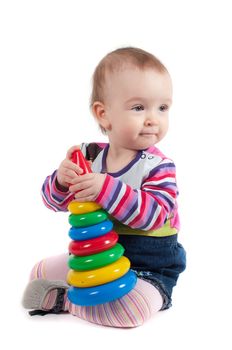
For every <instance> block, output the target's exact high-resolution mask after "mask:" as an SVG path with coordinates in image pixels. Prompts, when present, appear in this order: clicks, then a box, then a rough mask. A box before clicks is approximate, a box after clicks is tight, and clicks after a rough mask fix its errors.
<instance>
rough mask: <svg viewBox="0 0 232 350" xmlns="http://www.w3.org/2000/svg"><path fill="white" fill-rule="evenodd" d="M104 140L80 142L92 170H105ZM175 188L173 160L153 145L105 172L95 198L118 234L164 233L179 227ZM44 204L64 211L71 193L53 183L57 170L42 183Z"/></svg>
mask: <svg viewBox="0 0 232 350" xmlns="http://www.w3.org/2000/svg"><path fill="white" fill-rule="evenodd" d="M108 149H109V144H107V143H89V144H87V143H83V144H82V146H81V150H82V152H83V154H84V156H85V157H86V159H88V160H92V162H93V163H92V166H91V168H92V171H93V172H96V173H106V156H107V152H108ZM177 196H178V189H177V185H176V170H175V165H174V163H173V161H172V160H170V159H169V158H167V157H165V156H164V155H163V154H162V153H161V152H160V151H159V150H158V148H157V147H155V146H152V147H150V148H148V149H146V150H141V151H138V152H137V155H136V157H135V158H134V159H133V160H132V161H131V162H130V163H129V164H128V165H127V166H125V167H124V168H123V169H121V170H120V171H118V172H116V173H107V175H106V178H105V181H104V184H103V187H102V190H101V192H100V193H99V195H98V197H97V198H96V200H95V201H96V202H97V203H99V204H100V205H101V206H102V207H103V208H104V209H105V210H106V211H107V212H108V213H109V214H110V218H111V219H112V220H113V221H114V223H115V225H116V228H115V230H116V231H117V232H118V233H121V234H140V235H149V236H167V235H171V234H175V233H177V232H178V230H179V226H180V224H179V216H178V210H177V201H176V198H177ZM42 197H43V201H44V203H45V205H46V206H47V207H48V208H50V209H53V210H54V211H67V206H68V204H69V202H70V201H71V200H72V199H73V198H74V195H73V194H72V193H70V192H69V191H67V192H62V191H60V190H59V189H58V188H57V186H56V171H54V173H53V174H52V175H51V176H48V177H47V178H46V180H45V182H44V184H43V188H42Z"/></svg>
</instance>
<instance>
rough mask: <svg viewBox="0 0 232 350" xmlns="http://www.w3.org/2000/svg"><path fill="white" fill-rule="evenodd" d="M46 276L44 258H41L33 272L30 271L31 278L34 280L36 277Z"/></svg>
mask: <svg viewBox="0 0 232 350" xmlns="http://www.w3.org/2000/svg"><path fill="white" fill-rule="evenodd" d="M41 278H44V279H45V275H44V260H41V261H39V262H37V263H36V264H35V265H34V266H33V268H32V270H31V272H30V276H29V280H30V281H33V280H36V279H41Z"/></svg>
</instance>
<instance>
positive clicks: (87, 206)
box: [68, 201, 101, 214]
mask: <svg viewBox="0 0 232 350" xmlns="http://www.w3.org/2000/svg"><path fill="white" fill-rule="evenodd" d="M100 208H101V206H100V205H99V204H97V203H95V202H84V203H81V202H76V201H72V202H70V203H69V205H68V210H69V211H70V212H71V213H72V214H85V213H91V212H92V211H96V210H98V209H100Z"/></svg>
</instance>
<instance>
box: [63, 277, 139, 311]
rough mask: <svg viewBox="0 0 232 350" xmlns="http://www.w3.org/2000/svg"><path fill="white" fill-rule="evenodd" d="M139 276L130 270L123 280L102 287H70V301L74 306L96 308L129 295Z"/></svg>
mask: <svg viewBox="0 0 232 350" xmlns="http://www.w3.org/2000/svg"><path fill="white" fill-rule="evenodd" d="M136 281H137V276H136V274H135V273H134V272H133V271H131V270H129V271H128V272H127V273H126V274H125V275H124V276H122V277H121V278H119V279H117V280H115V281H113V282H109V283H106V284H102V285H101V286H96V287H90V288H76V287H70V288H69V290H68V299H69V300H70V301H71V303H73V304H77V305H81V306H94V305H98V304H104V303H106V302H110V301H113V300H115V299H118V298H121V297H123V296H124V295H125V294H127V293H129V292H130V291H131V290H132V289H133V288H134V287H135V285H136Z"/></svg>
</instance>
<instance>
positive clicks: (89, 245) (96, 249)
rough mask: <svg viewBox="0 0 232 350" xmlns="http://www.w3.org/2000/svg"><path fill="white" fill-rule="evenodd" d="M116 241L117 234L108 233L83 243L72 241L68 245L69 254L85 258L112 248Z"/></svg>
mask: <svg viewBox="0 0 232 350" xmlns="http://www.w3.org/2000/svg"><path fill="white" fill-rule="evenodd" d="M117 241H118V234H117V233H116V232H115V231H113V230H112V231H110V232H108V233H106V234H105V235H103V236H100V237H97V238H93V239H87V240H85V241H72V242H70V244H69V253H71V254H73V255H77V256H86V255H91V254H96V253H100V252H102V251H104V250H107V249H109V248H111V247H113V246H114V245H115V244H116V243H117Z"/></svg>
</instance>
